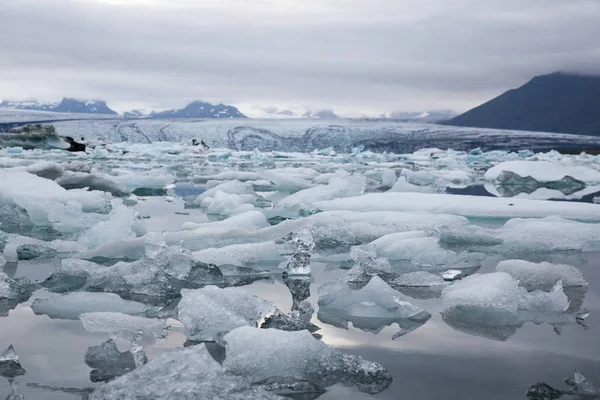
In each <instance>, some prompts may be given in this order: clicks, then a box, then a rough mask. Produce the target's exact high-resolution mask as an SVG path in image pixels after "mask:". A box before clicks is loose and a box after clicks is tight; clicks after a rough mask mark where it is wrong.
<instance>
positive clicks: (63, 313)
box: [31, 292, 149, 319]
mask: <svg viewBox="0 0 600 400" xmlns="http://www.w3.org/2000/svg"><path fill="white" fill-rule="evenodd" d="M31 309H32V310H33V312H34V313H35V314H36V315H47V316H49V317H50V318H57V319H79V316H80V315H81V314H84V313H91V312H119V313H123V314H128V315H139V316H141V315H145V314H146V312H147V311H148V309H149V307H148V306H146V305H144V304H141V303H136V302H134V301H128V300H123V299H122V298H120V297H119V296H118V295H116V294H113V293H86V292H74V293H67V294H64V295H62V296H57V297H50V298H47V299H36V300H35V301H34V302H33V304H32V305H31Z"/></svg>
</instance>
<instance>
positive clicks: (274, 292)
mask: <svg viewBox="0 0 600 400" xmlns="http://www.w3.org/2000/svg"><path fill="white" fill-rule="evenodd" d="M190 190H191V189H190ZM136 207H137V209H138V210H139V212H140V214H141V215H150V216H151V218H150V219H148V220H147V222H148V225H147V227H148V231H160V230H165V229H166V230H177V229H179V227H180V226H181V224H182V223H184V222H186V221H193V222H204V221H207V220H208V218H207V217H206V216H205V215H204V214H203V213H202V212H201V211H199V210H195V209H185V208H184V205H183V202H182V201H181V199H179V198H175V199H172V200H169V201H165V200H164V199H163V198H148V199H147V200H146V201H141V202H140V203H139V204H138V206H136ZM554 258H556V255H548V259H554ZM559 258H560V259H562V260H563V261H565V260H566V261H568V262H569V263H571V264H573V265H577V266H578V267H579V268H580V269H581V270H582V271H583V273H584V276H585V278H586V280H587V281H588V282H589V287H588V291H587V294H586V295H585V300H584V304H583V308H587V309H588V310H589V311H590V312H591V315H590V317H589V318H588V319H587V323H588V325H589V326H590V329H589V330H587V331H585V330H584V329H583V328H582V327H581V326H579V325H576V324H570V325H568V326H565V328H564V330H563V332H562V334H561V335H557V334H556V333H555V332H554V330H553V329H552V326H551V325H548V324H543V325H540V326H537V325H534V324H531V323H528V324H525V325H524V326H523V327H522V328H520V329H518V330H517V331H516V333H515V334H514V335H513V336H512V337H511V338H510V339H509V340H507V341H506V342H499V341H494V340H490V339H486V338H482V337H477V336H473V335H469V334H466V333H462V332H459V331H456V330H454V329H452V328H451V327H450V326H448V325H447V324H446V323H445V322H444V321H443V320H442V318H441V316H440V312H441V311H442V310H443V309H444V306H443V304H441V301H440V300H439V299H435V298H434V299H426V300H419V299H415V300H414V301H413V303H414V304H415V305H418V306H420V307H422V308H424V309H426V310H427V311H429V312H430V313H431V314H432V318H431V319H430V320H429V321H428V322H427V323H426V324H425V325H424V326H422V327H420V328H419V329H417V330H415V331H413V332H411V333H409V334H407V335H406V336H403V337H400V338H398V339H396V340H392V339H391V338H392V334H393V333H394V332H396V330H397V327H396V329H394V326H392V327H386V328H384V329H383V330H381V331H380V332H379V333H378V334H373V333H370V332H363V331H360V330H358V329H354V328H350V329H349V330H343V329H338V328H335V327H333V326H330V325H327V324H324V323H322V322H320V321H319V320H318V319H317V317H316V313H315V315H314V317H313V322H314V323H315V324H317V325H318V326H320V327H321V328H322V329H321V331H320V332H319V333H320V334H322V335H323V340H324V341H325V342H326V343H327V344H329V345H330V346H333V347H336V348H340V349H343V350H344V351H347V352H350V353H354V354H358V355H361V356H363V357H365V358H367V359H369V360H372V361H377V362H379V363H381V364H382V365H383V366H385V367H386V368H387V369H388V370H389V371H390V372H391V373H392V375H393V377H394V383H393V384H392V386H391V387H390V388H389V389H388V390H386V391H384V392H383V393H381V394H379V395H377V396H375V398H378V399H411V400H419V399H436V400H445V399H448V400H450V399H456V400H459V399H460V400H467V399H474V400H475V399H477V400H481V399H490V400H495V399H498V400H501V399H502V400H506V399H525V391H526V390H527V389H528V388H529V386H531V385H532V384H534V383H537V382H539V381H546V382H547V383H549V384H550V385H553V386H555V387H559V388H564V386H563V385H562V378H563V377H565V376H569V375H571V374H572V372H573V370H574V369H575V368H578V369H579V370H580V371H581V372H582V373H583V374H584V375H586V376H587V377H588V378H589V379H591V380H592V381H595V382H596V383H600V343H599V339H598V337H599V336H598V332H599V331H600V319H599V318H598V316H599V315H600V253H598V252H588V253H583V254H574V255H561V256H559ZM501 259H502V258H501V257H500V256H490V257H489V258H488V259H487V260H486V261H485V263H484V266H483V267H482V272H490V271H492V270H493V269H494V267H495V265H496V263H497V262H498V261H500V260H501ZM537 260H539V258H538V259H536V261H537ZM55 265H56V264H55V263H53V262H51V261H43V262H39V261H38V262H21V263H20V264H19V265H14V264H9V265H7V266H5V267H4V270H5V271H4V272H6V273H7V274H8V275H9V276H17V277H18V276H27V277H30V278H32V279H44V278H45V277H47V276H48V275H49V274H50V273H51V271H52V269H53V268H54V267H55ZM312 269H313V276H312V283H311V297H310V300H311V302H312V304H313V306H314V307H315V309H316V310H317V309H318V307H317V300H318V295H317V289H318V287H319V286H320V285H321V284H323V283H325V282H329V281H332V280H335V279H337V278H340V277H342V276H343V275H344V274H345V271H342V270H339V269H337V268H336V267H334V266H331V265H325V264H320V263H313V264H312ZM245 288H246V289H247V290H248V291H250V292H251V293H253V294H256V295H259V296H261V297H263V298H265V299H266V300H271V301H273V302H275V303H276V304H277V305H278V306H279V308H281V309H282V310H284V311H288V310H289V309H290V307H291V304H292V299H291V295H290V292H289V290H288V289H287V287H286V286H285V285H284V284H283V283H282V281H281V279H280V278H279V277H277V276H276V277H275V279H273V280H272V281H270V282H269V281H262V282H257V283H254V284H252V285H250V286H246V287H245ZM34 297H35V296H34ZM30 304H31V302H28V303H25V304H21V305H19V306H18V307H17V308H16V309H15V310H13V311H11V313H10V316H9V317H8V318H1V319H0V348H2V349H3V348H6V347H7V346H8V345H10V344H13V345H14V346H15V348H16V350H17V352H18V354H19V356H20V360H21V363H22V365H23V367H24V368H25V369H26V370H27V374H26V375H24V376H22V377H19V378H17V381H18V382H19V383H20V386H21V391H22V392H23V394H24V395H25V399H28V400H33V399H49V400H54V399H71V398H73V399H77V398H82V397H83V396H84V395H85V392H83V393H80V394H73V390H72V389H85V388H93V387H95V386H96V384H94V383H92V382H91V381H90V378H89V374H90V370H91V369H90V368H88V367H87V366H86V365H85V363H84V361H83V358H84V354H85V352H86V350H87V348H88V347H89V346H93V345H98V344H100V342H102V341H104V340H106V339H107V336H106V335H104V334H90V333H88V332H87V331H85V330H84V329H83V327H82V325H81V323H80V322H79V321H67V320H51V319H49V318H48V317H47V316H35V315H34V314H33V312H32V311H31V309H30V307H29V305H30ZM171 323H172V331H171V334H170V335H169V337H168V338H167V339H166V340H163V341H159V342H157V344H156V345H154V346H153V347H151V348H149V349H148V355H149V357H150V358H152V357H154V356H156V355H157V354H159V353H160V352H163V351H166V350H168V349H171V348H175V347H179V346H182V345H183V343H184V342H185V336H184V335H183V328H182V327H181V325H179V324H178V323H177V322H176V321H171ZM118 344H119V346H120V349H121V350H125V349H126V348H127V344H126V343H125V342H122V341H118ZM39 385H45V386H51V387H54V390H50V388H42V387H40V386H39ZM58 388H63V389H62V390H60V391H57V389H58ZM9 393H10V388H9V383H8V381H7V380H6V379H3V378H0V398H5V397H6V396H8V394H9ZM371 397H372V396H367V395H364V394H361V393H359V392H357V391H356V390H355V389H352V388H346V387H342V386H335V387H332V388H330V390H329V391H328V393H326V394H325V395H323V396H322V397H321V399H339V398H344V399H363V398H364V399H366V398H371Z"/></svg>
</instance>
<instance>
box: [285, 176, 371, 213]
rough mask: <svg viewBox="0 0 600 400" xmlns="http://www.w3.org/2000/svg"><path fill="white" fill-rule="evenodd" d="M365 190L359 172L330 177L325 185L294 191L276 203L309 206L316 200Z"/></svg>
mask: <svg viewBox="0 0 600 400" xmlns="http://www.w3.org/2000/svg"><path fill="white" fill-rule="evenodd" d="M364 190H365V178H364V176H362V175H360V174H355V175H352V176H350V177H348V178H337V177H335V178H331V180H330V181H329V183H328V184H327V185H322V186H315V187H312V188H310V189H304V190H301V191H299V192H296V193H294V194H292V195H290V196H288V197H286V198H284V199H283V200H281V201H280V202H279V203H277V205H278V206H281V207H296V206H302V207H306V206H310V207H312V204H313V203H314V202H316V201H324V200H331V199H336V198H340V197H350V196H358V195H360V194H362V193H363V192H364Z"/></svg>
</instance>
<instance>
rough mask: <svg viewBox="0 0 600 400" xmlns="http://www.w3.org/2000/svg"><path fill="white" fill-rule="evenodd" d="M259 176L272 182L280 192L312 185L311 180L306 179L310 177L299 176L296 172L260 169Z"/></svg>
mask: <svg viewBox="0 0 600 400" xmlns="http://www.w3.org/2000/svg"><path fill="white" fill-rule="evenodd" d="M259 174H260V175H261V177H263V178H265V179H267V180H269V181H271V182H273V184H274V185H275V187H276V188H277V190H278V191H280V192H285V193H294V192H298V191H300V190H305V189H308V188H310V187H311V186H312V184H311V182H310V181H308V180H306V179H310V177H306V178H303V177H300V176H298V175H296V174H287V173H285V172H283V173H282V172H280V171H279V170H277V169H275V170H269V171H264V170H263V171H260V172H259Z"/></svg>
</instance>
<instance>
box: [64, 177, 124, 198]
mask: <svg viewBox="0 0 600 400" xmlns="http://www.w3.org/2000/svg"><path fill="white" fill-rule="evenodd" d="M56 183H58V184H59V185H60V186H62V187H63V188H65V189H84V188H88V190H100V191H103V192H108V193H110V194H112V195H113V196H119V197H122V196H126V195H128V194H129V191H128V190H127V188H126V187H125V186H123V185H121V184H120V183H117V182H114V181H111V180H110V179H108V178H106V177H103V176H100V175H97V174H90V173H85V172H72V171H66V172H65V173H64V174H63V175H62V176H60V177H59V178H57V179H56Z"/></svg>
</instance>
